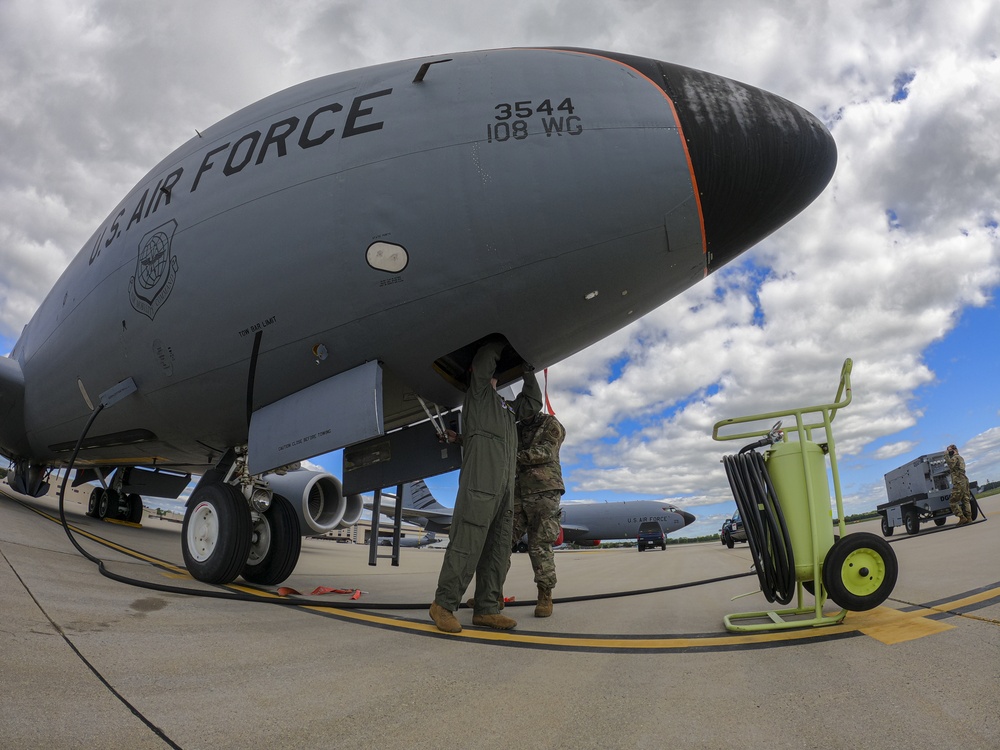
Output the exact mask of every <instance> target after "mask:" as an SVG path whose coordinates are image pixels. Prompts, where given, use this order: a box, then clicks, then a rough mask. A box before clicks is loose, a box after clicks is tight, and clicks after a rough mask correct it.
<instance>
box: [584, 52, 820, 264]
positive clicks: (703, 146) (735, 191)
mask: <svg viewBox="0 0 1000 750" xmlns="http://www.w3.org/2000/svg"><path fill="white" fill-rule="evenodd" d="M589 52H590V53H591V54H597V55H601V56H604V57H607V58H610V59H613V60H617V61H618V62H621V63H623V64H625V65H628V66H629V67H631V68H633V69H635V70H636V71H638V72H639V73H641V74H642V75H644V76H645V77H647V78H648V79H649V80H650V81H652V82H653V83H655V84H656V85H657V86H659V87H660V88H661V89H662V90H663V91H664V93H665V94H666V95H667V97H668V98H669V99H670V100H671V102H673V105H674V110H675V111H676V113H677V118H678V120H679V121H680V126H681V130H682V131H683V135H684V138H685V140H686V143H687V148H688V153H689V155H690V158H691V164H692V169H693V172H694V178H695V181H696V183H697V190H698V197H699V200H700V202H701V210H702V217H703V220H704V224H705V240H706V253H707V256H706V259H705V262H706V267H707V270H708V271H710V272H711V271H715V270H717V269H718V268H720V267H721V266H723V265H725V264H726V263H728V262H729V261H730V260H732V259H733V258H735V257H736V256H737V255H739V254H740V253H742V252H743V251H744V250H747V249H748V248H750V247H752V246H753V245H755V244H756V243H757V242H759V241H760V240H762V239H763V238H764V237H766V236H767V235H769V234H770V233H771V232H773V231H774V230H776V229H777V228H778V227H780V226H781V225H783V224H784V223H785V222H787V221H788V220H790V219H791V218H792V217H794V216H795V215H796V214H798V213H799V212H800V211H801V210H802V209H804V208H805V207H806V206H808V205H809V204H810V203H811V202H812V201H813V199H815V198H816V196H817V195H819V194H820V193H821V192H822V191H823V188H824V187H826V185H827V183H828V182H829V181H830V178H831V177H832V176H833V172H834V169H835V168H836V166H837V146H836V144H835V143H834V141H833V136H831V135H830V132H829V131H828V130H827V129H826V128H825V127H824V126H823V124H822V123H821V122H820V121H819V120H818V119H816V118H815V117H814V116H813V115H811V114H810V113H808V112H807V111H805V110H804V109H802V108H801V107H799V106H798V105H796V104H793V103H792V102H790V101H788V100H787V99H783V98H782V97H780V96H777V95H775V94H771V93H768V92H767V91H763V90H761V89H758V88H755V87H753V86H748V85H747V84H745V83H740V82H739V81H734V80H732V79H729V78H723V77H722V76H717V75H713V74H711V73H705V72H703V71H700V70H695V69H693V68H686V67H684V66H681V65H675V64H673V63H665V62H660V61H658V60H651V59H649V58H643V57H636V56H632V55H621V54H616V53H613V52H597V51H589Z"/></svg>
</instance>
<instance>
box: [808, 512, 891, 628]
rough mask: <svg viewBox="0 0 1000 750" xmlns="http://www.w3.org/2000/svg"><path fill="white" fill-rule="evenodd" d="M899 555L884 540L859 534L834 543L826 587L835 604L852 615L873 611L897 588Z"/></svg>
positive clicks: (825, 575) (825, 574) (826, 565)
mask: <svg viewBox="0 0 1000 750" xmlns="http://www.w3.org/2000/svg"><path fill="white" fill-rule="evenodd" d="M898 573H899V566H898V564H897V563H896V553H895V552H893V551H892V547H890V546H889V543H888V542H887V541H885V540H884V539H882V538H880V537H877V536H875V535H874V534H869V533H867V532H859V533H857V534H848V535H847V536H845V537H844V538H843V539H841V540H839V541H837V542H835V543H834V545H833V547H831V548H830V551H829V552H828V553H827V555H826V560H825V561H824V563H823V586H824V587H825V588H826V593H827V595H828V596H829V597H830V599H831V600H833V601H834V602H835V603H836V604H838V605H839V606H841V607H843V608H844V609H847V610H850V611H851V612H864V611H867V610H869V609H874V608H875V607H877V606H879V605H880V604H881V603H882V602H884V601H885V600H886V599H888V598H889V594H891V593H892V590H893V588H895V586H896V576H897V575H898Z"/></svg>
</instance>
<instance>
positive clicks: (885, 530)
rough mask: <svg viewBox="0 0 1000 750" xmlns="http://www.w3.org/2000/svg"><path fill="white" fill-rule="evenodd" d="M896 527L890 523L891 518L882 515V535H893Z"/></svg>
mask: <svg viewBox="0 0 1000 750" xmlns="http://www.w3.org/2000/svg"><path fill="white" fill-rule="evenodd" d="M893 530H894V527H892V526H890V525H889V519H888V518H886V517H885V516H882V536H892V532H893Z"/></svg>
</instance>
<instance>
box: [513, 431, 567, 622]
mask: <svg viewBox="0 0 1000 750" xmlns="http://www.w3.org/2000/svg"><path fill="white" fill-rule="evenodd" d="M517 435H518V451H517V478H516V480H515V482H514V527H513V544H515V545H516V544H517V543H518V542H520V540H521V537H522V536H523V535H524V533H525V531H527V532H528V556H529V557H530V558H531V567H532V569H533V570H534V571H535V584H536V585H537V586H538V601H537V603H536V606H535V617H549V616H550V615H551V614H552V589H554V588H555V586H556V561H555V555H553V554H552V545H553V544H554V543H555V541H556V539H558V538H559V530H560V529H559V519H560V517H561V515H562V511H560V510H559V499H560V498H561V497H562V495H563V493H565V492H566V487H565V486H564V485H563V478H562V467H561V466H560V464H559V448H560V446H561V445H562V443H563V440H565V439H566V430H565V428H564V427H563V426H562V425H561V424H560V423H559V420H558V419H556V418H555V417H554V416H553V415H551V414H545V413H539V414H538V415H537V416H535V417H534V418H533V419H529V420H524V421H522V422H520V423H519V424H518V426H517Z"/></svg>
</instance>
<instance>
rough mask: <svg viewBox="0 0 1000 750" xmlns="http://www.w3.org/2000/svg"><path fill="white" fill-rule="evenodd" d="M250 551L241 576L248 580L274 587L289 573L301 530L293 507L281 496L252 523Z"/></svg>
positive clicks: (294, 560)
mask: <svg viewBox="0 0 1000 750" xmlns="http://www.w3.org/2000/svg"><path fill="white" fill-rule="evenodd" d="M252 525H253V533H252V534H251V543H250V551H249V554H248V557H247V562H246V564H245V565H244V566H243V572H242V574H241V575H242V576H243V578H244V580H246V581H249V582H250V583H256V584H259V585H261V586H274V585H275V584H278V583H281V582H282V581H284V580H285V579H286V578H288V576H290V575H291V574H292V571H293V570H294V569H295V566H296V564H298V562H299V553H300V552H301V550H302V532H301V531H300V528H299V518H298V516H297V515H295V509H294V508H292V504H291V503H290V502H288V501H287V500H286V499H285V498H283V497H282V496H281V495H275V496H274V497H273V498H271V507H270V508H268V509H267V510H266V511H265V512H264V513H262V514H261V515H260V518H259V520H258V521H257V522H256V523H253V524H252Z"/></svg>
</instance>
